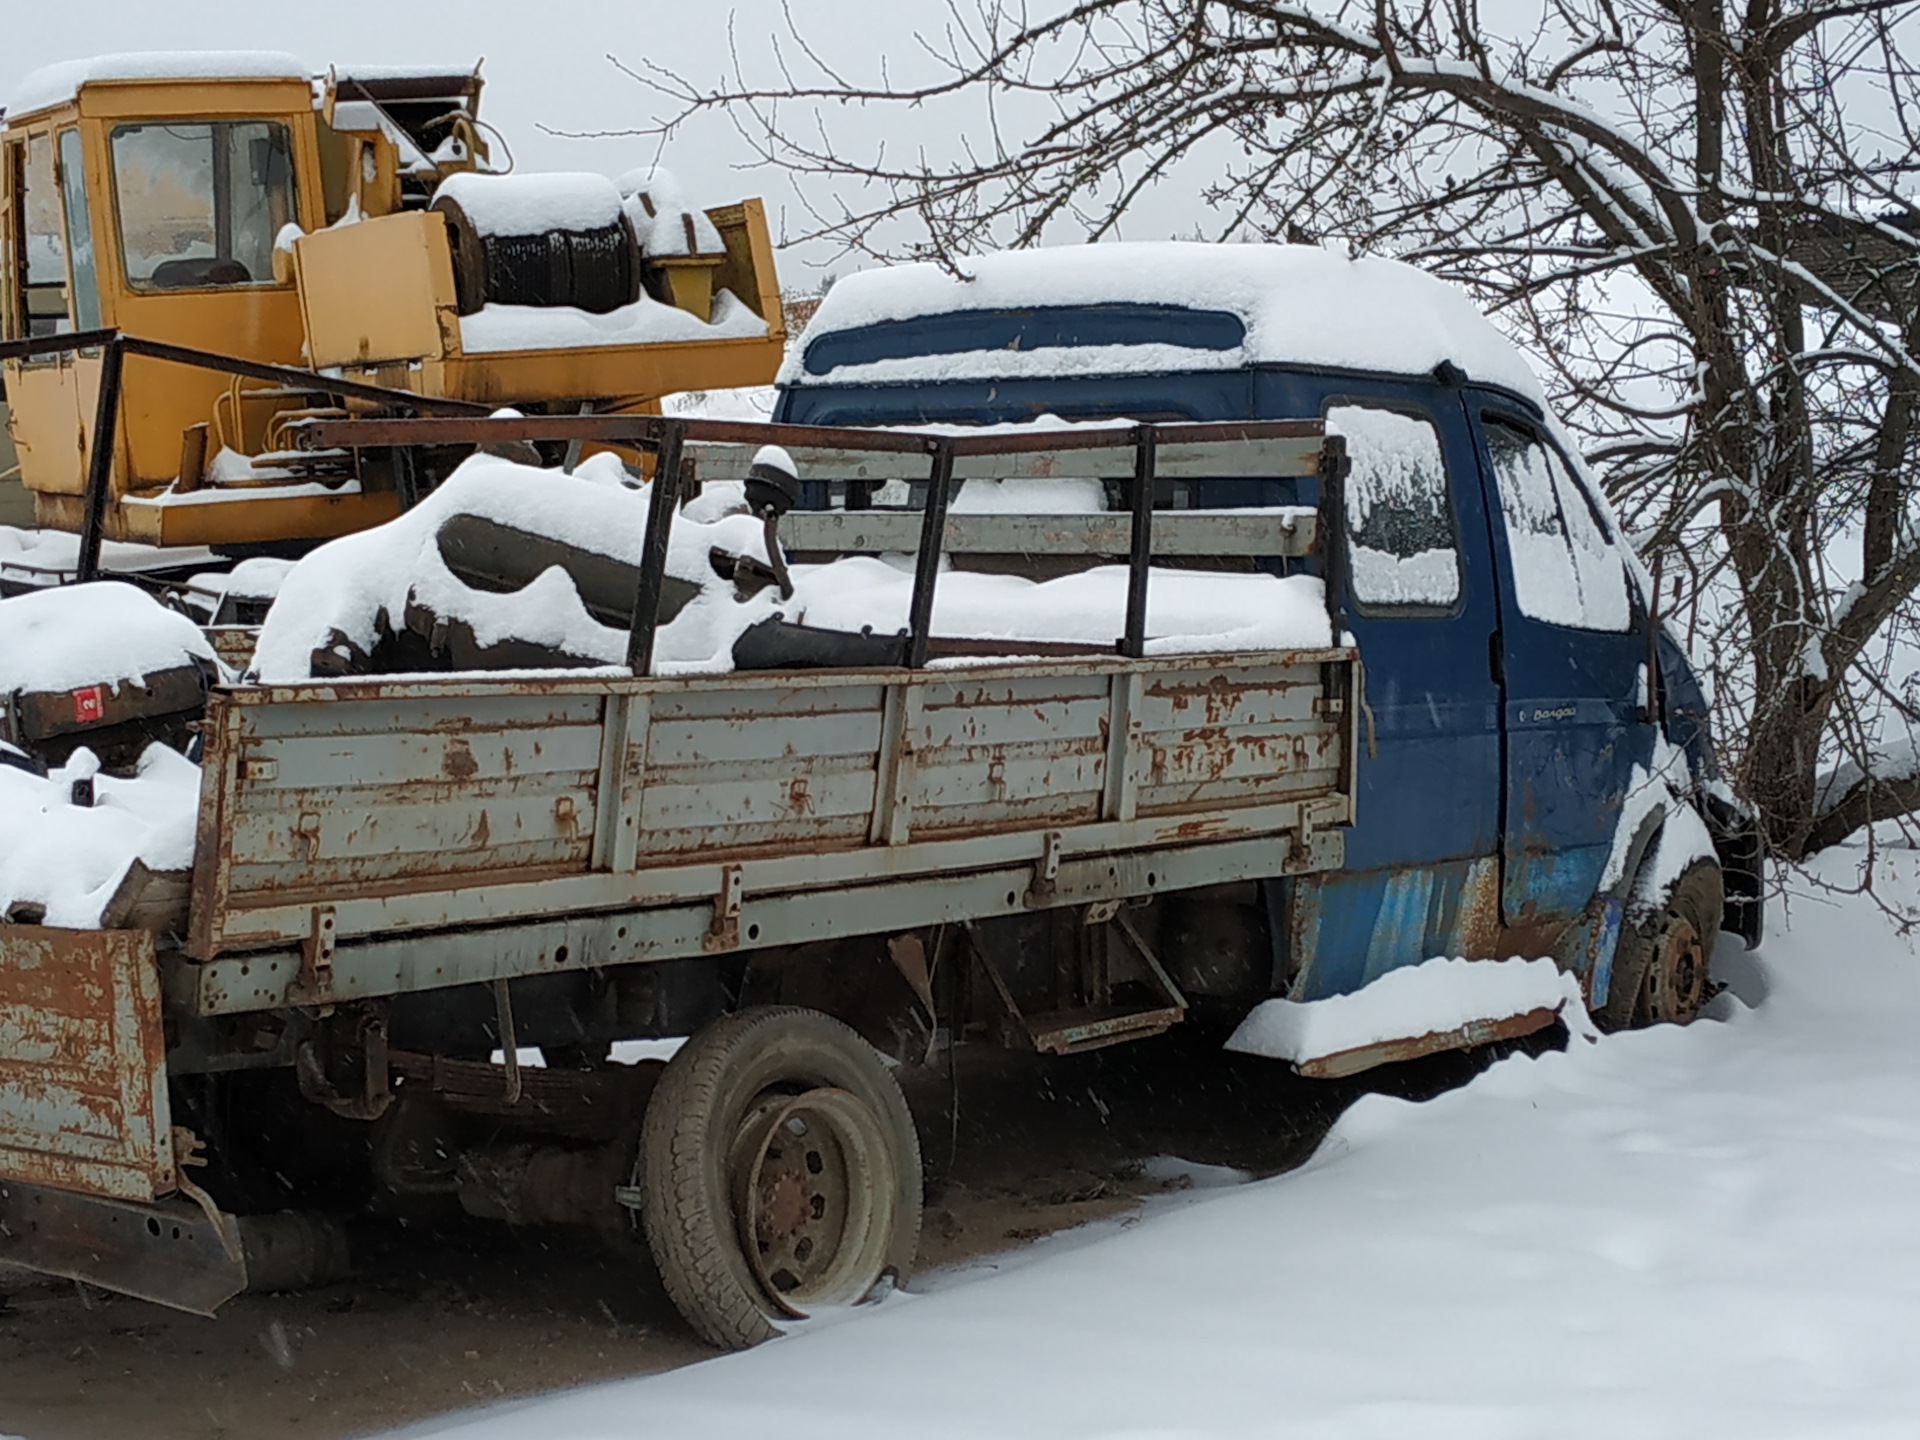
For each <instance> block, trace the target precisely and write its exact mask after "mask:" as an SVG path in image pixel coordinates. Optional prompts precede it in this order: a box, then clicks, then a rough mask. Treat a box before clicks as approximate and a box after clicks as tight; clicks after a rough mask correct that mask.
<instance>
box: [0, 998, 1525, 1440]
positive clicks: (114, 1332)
mask: <svg viewBox="0 0 1920 1440" xmlns="http://www.w3.org/2000/svg"><path fill="white" fill-rule="evenodd" d="M1485 1063H1487V1057H1486V1056H1485V1055H1484V1054H1483V1055H1478V1056H1440V1057H1435V1058H1434V1059H1433V1060H1429V1061H1423V1062H1421V1063H1420V1064H1417V1065H1409V1066H1398V1067H1393V1068H1392V1069H1390V1070H1383V1071H1379V1072H1375V1074H1374V1075H1373V1076H1371V1077H1361V1079H1360V1081H1355V1082H1350V1083H1345V1084H1333V1083H1324V1082H1314V1081H1306V1080H1301V1079H1298V1078H1297V1077H1295V1076H1293V1075H1291V1074H1290V1073H1289V1072H1288V1071H1287V1070H1286V1069H1285V1067H1283V1066H1280V1065H1277V1064H1274V1063H1273V1062H1271V1061H1265V1060H1259V1059H1255V1058H1252V1057H1247V1056H1234V1055H1228V1054H1225V1053H1223V1052H1221V1051H1219V1050H1218V1049H1217V1048H1213V1047H1211V1046H1208V1045H1206V1044H1204V1043H1201V1037H1198V1036H1177V1035H1176V1036H1169V1037H1167V1039H1166V1040H1163V1041H1157V1042H1148V1043H1145V1044H1140V1045H1134V1046H1122V1047H1119V1048H1117V1049H1115V1050H1112V1051H1107V1052H1101V1053H1096V1054H1092V1055H1086V1056H1078V1057H1070V1058H1068V1059H1065V1060H1041V1059H1039V1058H1037V1057H1030V1056H1014V1055H1000V1054H996V1053H992V1052H986V1053H981V1054H977V1055H972V1056H968V1057H965V1058H964V1059H963V1062H962V1065H961V1068H960V1075H959V1097H960V1104H959V1114H960V1123H959V1126H958V1128H957V1130H956V1128H955V1127H954V1126H953V1124H952V1121H951V1109H950V1101H951V1096H952V1093H953V1087H952V1081H951V1077H950V1076H949V1075H948V1073H947V1072H946V1071H945V1070H944V1069H942V1068H938V1067H936V1068H935V1069H933V1070H930V1071H926V1072H920V1073H918V1074H916V1075H915V1076H914V1077H913V1078H912V1080H911V1082H910V1084H909V1086H908V1089H909V1092H910V1095H911V1098H912V1100H913V1104H914V1109H915V1112H916V1115H917V1116H918V1118H919V1120H920V1124H921V1132H922V1135H921V1139H922V1145H923V1148H924V1151H925V1156H926V1163H927V1171H928V1175H929V1186H928V1200H927V1209H926V1221H925V1226H924V1229H923V1233H922V1240H921V1249H920V1255H921V1260H920V1266H921V1271H920V1278H919V1279H917V1280H916V1281H915V1288H919V1287H920V1286H922V1285H927V1286H937V1285H938V1284H940V1283H941V1281H942V1278H943V1272H944V1274H945V1275H946V1276H948V1277H951V1276H953V1275H955V1274H957V1273H958V1272H959V1271H961V1270H964V1269H968V1268H972V1267H978V1266H982V1265H986V1266H993V1265H996V1264H998V1263H1001V1262H1000V1261H998V1260H996V1258H995V1257H1000V1256H1005V1255H1006V1254H1007V1253H1008V1252H1012V1251H1017V1250H1020V1249H1022V1248H1023V1247H1026V1246H1029V1245H1031V1244H1033V1243H1035V1242H1042V1241H1044V1240H1045V1239H1046V1237H1049V1236H1053V1235H1055V1234H1056V1233H1058V1232H1060V1231H1064V1230H1068V1229H1071V1228H1072V1227H1074V1226H1079V1225H1085V1224H1088V1223H1092V1222H1099V1221H1111V1220H1113V1219H1115V1218H1116V1217H1121V1216H1124V1215H1127V1214H1128V1213H1130V1212H1131V1211H1133V1210H1135V1209H1136V1208H1137V1207H1138V1206H1139V1205H1140V1204H1141V1202H1142V1201H1143V1200H1144V1199H1146V1198H1147V1197H1150V1196H1153V1195H1155V1194H1160V1193H1164V1192H1166V1191H1168V1190H1172V1189H1181V1188H1185V1187H1187V1186H1190V1185H1198V1186H1204V1185H1212V1184H1223V1183H1228V1184H1230V1183H1234V1182H1235V1181H1237V1180H1239V1179H1241V1178H1243V1177H1245V1176H1249V1175H1267V1174H1273V1173H1275V1172H1277V1171H1281V1170H1285V1169H1289V1168H1291V1167H1293V1166H1295V1165H1298V1164H1300V1163H1301V1162H1302V1161H1304V1160H1305V1159H1306V1158H1307V1157H1308V1156H1309V1155H1310V1154H1311V1153H1312V1151H1313V1148H1314V1147H1315V1146H1316V1145H1317V1144H1318V1143H1319V1142H1320V1139H1321V1137H1322V1136H1323V1135H1324V1134H1325V1133H1326V1131H1327V1129H1328V1128H1329V1127H1330V1126H1331V1125H1332V1123H1333V1121H1334V1120H1335V1119H1337V1118H1338V1116H1339V1115H1340V1113H1341V1112H1342V1111H1344V1110H1345V1109H1346V1107H1347V1106H1348V1105H1349V1104H1350V1103H1351V1102H1352V1101H1353V1099H1354V1098H1355V1097H1357V1096H1358V1095H1360V1094H1361V1093H1364V1089H1366V1088H1373V1089H1386V1090H1388V1091H1390V1092H1391V1093H1396V1094H1402V1095H1405V1096H1408V1097H1409V1098H1422V1097H1424V1096H1427V1095H1431V1094H1434V1093H1438V1092H1439V1091H1441V1090H1444V1089H1448V1088H1451V1087H1452V1086H1454V1085H1457V1084H1461V1083H1464V1081H1465V1080H1467V1079H1468V1078H1470V1077H1471V1076H1472V1075H1473V1074H1475V1073H1477V1072H1478V1071H1479V1070H1480V1069H1481V1068H1483V1066H1484V1064H1485ZM1361 1081H1366V1082H1368V1083H1367V1085H1365V1086H1363V1085H1362V1083H1361ZM1174 1157H1178V1158H1174ZM354 1242H355V1256H356V1263H357V1265H358V1270H357V1273H356V1275H355V1276H354V1278H353V1279H351V1280H349V1281H347V1282H344V1283H341V1284H337V1285H331V1286H327V1287H324V1288H321V1289H318V1290H314V1291H310V1292H307V1293H304V1294H299V1295H243V1296H241V1297H239V1298H238V1299H236V1300H234V1301H233V1302H231V1303H230V1304H229V1305H228V1306H226V1307H225V1308H224V1309H223V1310H222V1311H221V1313H220V1315H219V1316H218V1318H216V1319H213V1320H203V1319H199V1318H197V1317H194V1316H190V1315H181V1314H177V1313H175V1312H173V1311H170V1310H164V1309H161V1308H160V1307H158V1306H153V1305H148V1304H145V1303H143V1302H140V1301H137V1300H128V1299H123V1298H121V1297H118V1296H112V1295H107V1294H104V1293H102V1292H100V1291H88V1292H85V1293H82V1292H81V1290H80V1289H79V1288H78V1287H76V1286H75V1285H73V1284H71V1283H69V1282H65V1281H59V1282H51V1281H44V1280H40V1279H38V1278H35V1277H30V1276H26V1275H23V1274H21V1273H19V1272H6V1271H0V1296H4V1297H5V1304H4V1306H0V1434H14V1435H21V1436H25V1437H29V1440H98V1437H102V1436H117V1435H139V1436H141V1437H142V1440H225V1437H240V1436H245V1437H248V1440H283V1437H295V1436H298V1437H309V1440H321V1437H336V1436H351V1435H359V1434H365V1433H367V1432H369V1431H377V1430H383V1429H386V1428H388V1427H392V1426H397V1425H401V1424H405V1423H408V1422H410V1421H417V1420H422V1419H426V1418H428V1417H431V1416H434V1415H439V1414H444V1413H446V1412H449V1411H456V1410H461V1409H465V1408H469V1407H472V1406H475V1405H479V1404H483V1403H486V1402H492V1401H498V1400H500V1399H502V1398H504V1397H514V1396H531V1395H537V1394H541V1393H545V1392H549V1391H553V1390H559V1389H564V1388H567V1387H570V1386H574V1385H580V1384H585V1383H588V1382H592V1381H599V1380H608V1379H613V1378H617V1377H621V1376H637V1375H647V1374H652V1373H656V1372H658V1371H662V1370H669V1369H673V1368H675V1367H678V1366H681V1365H686V1364H690V1363H692V1362H694V1361H696V1360H703V1359H708V1358H711V1357H712V1356H713V1355H714V1353H715V1352H714V1351H712V1350H711V1349H710V1348H708V1347H707V1346H706V1345H704V1344H703V1343H702V1342H701V1341H700V1340H698V1339H697V1338H696V1337H695V1336H694V1335H693V1334H692V1332H691V1331H689V1330H688V1329H687V1327H686V1325H685V1323H684V1322H682V1321H681V1319H680V1317H679V1315H678V1314H677V1313H676V1312H675V1311H674V1309H673V1306H672V1305H671V1303H670V1302H669V1301H668V1300H667V1297H666V1294H665V1292H664V1291H663V1290H662V1288H661V1285H660V1281H659V1278H658V1277H657V1275H655V1273H654V1272H653V1269H652V1267H651V1265H649V1264H645V1263H640V1262H637V1261H635V1260H633V1259H630V1258H622V1257H620V1256H617V1255H614V1254H611V1253H610V1252H609V1251H608V1250H607V1249H606V1248H604V1247H603V1246H602V1245H600V1244H599V1243H597V1242H595V1241H593V1240H592V1239H590V1238H587V1237H585V1236H584V1235H576V1234H573V1233H570V1232H564V1231H558V1230H526V1231H518V1232H516V1231H511V1230H508V1229H507V1228H506V1227H504V1226H496V1225H491V1224H487V1223H484V1222H480V1221H470V1222H464V1223H460V1224H454V1225H447V1226H444V1227H422V1226H414V1227H406V1226H401V1225H399V1224H396V1223H393V1222H367V1223H366V1224H363V1225H361V1226H359V1227H358V1228H357V1229H356V1231H355V1234H354Z"/></svg>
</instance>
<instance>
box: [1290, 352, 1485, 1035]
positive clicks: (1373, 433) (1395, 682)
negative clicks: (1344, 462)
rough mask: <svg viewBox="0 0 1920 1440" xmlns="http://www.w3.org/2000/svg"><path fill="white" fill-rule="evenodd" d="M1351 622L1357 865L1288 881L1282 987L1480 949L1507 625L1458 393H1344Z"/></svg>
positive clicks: (1311, 994)
mask: <svg viewBox="0 0 1920 1440" xmlns="http://www.w3.org/2000/svg"><path fill="white" fill-rule="evenodd" d="M1322 413H1323V415H1324V417H1325V420H1326V425H1327V429H1328V430H1329V431H1330V432H1332V433H1335V434H1339V435H1342V436H1344V437H1345V438H1346V442H1347V453H1348V456H1349V458H1350V460H1351V462H1352V470H1351V473H1350V474H1349V476H1348V479H1347V486H1346V510H1347V517H1346V518H1347V541H1348V544H1347V550H1348V582H1347V607H1346V608H1347V627H1348V629H1350V630H1351V631H1352V632H1353V635H1354V638H1355V640H1356V641H1357V642H1358V643H1359V646H1360V654H1361V657H1362V659H1363V661H1364V662H1365V665H1366V700H1367V710H1368V714H1367V717H1366V718H1365V720H1364V721H1363V725H1362V732H1361V733H1362V737H1363V745H1362V749H1361V752H1360V756H1359V764H1358V776H1357V780H1358V789H1359V794H1358V819H1357V821H1356V823H1355V825H1354V827H1353V828H1352V829H1351V830H1350V831H1349V832H1348V833H1347V840H1346V862H1345V865H1344V867H1343V868H1342V869H1341V870H1340V871H1338V872H1335V873H1333V874H1328V875H1316V876H1305V877H1302V878H1301V879H1300V880H1298V881H1296V882H1295V883H1294V886H1293V888H1292V890H1291V892H1290V895H1291V899H1290V905H1289V911H1288V914H1287V915H1286V917H1285V930H1286V936H1285V953H1286V955H1287V956H1290V957H1291V963H1292V965H1293V966H1295V967H1296V968H1295V969H1294V971H1293V973H1292V974H1291V975H1288V976H1285V977H1283V978H1284V980H1285V981H1286V982H1287V983H1286V984H1285V989H1286V993H1288V994H1289V995H1291V996H1292V997H1293V998H1294V999H1296V1000H1315V999H1321V998H1324V997H1326V996H1329V995H1341V994H1346V993H1349V992H1350V991H1353V990H1356V989H1358V988H1359V987H1360V986H1362V985H1364V984H1366V983H1367V982H1368V981H1370V980H1373V979H1375V978H1376V977H1378V976H1379V975H1381V974H1383V973H1385V972H1386V971H1388V970H1391V969H1394V968H1396V967H1398V966H1401V965H1411V964H1415V963H1417V962H1419V961H1420V960H1423V959H1425V958H1427V957H1428V956H1431V955H1459V954H1482V953H1486V949H1485V947H1486V946H1488V945H1490V944H1491V943H1492V941H1493V938H1494V937H1493V935H1492V934H1491V930H1492V923H1491V922H1492V921H1493V919H1494V916H1493V910H1494V900H1495V890H1496V888H1497V884H1498V875H1497V872H1498V867H1499V861H1498V856H1499V849H1500V775H1501V761H1500V730H1499V723H1500V722H1499V705H1500V693H1499V690H1498V688H1497V686H1496V684H1495V681H1494V677H1493V672H1492V670H1491V668H1490V666H1489V664H1488V651H1487V640H1488V637H1489V636H1490V635H1491V634H1493V633H1494V631H1495V630H1496V629H1497V628H1498V626H1499V618H1498V611H1497V608H1496V607H1497V600H1496V593H1495V588H1496V587H1495V584H1494V575H1493V565H1492V562H1491V559H1490V557H1489V555H1488V550H1487V533H1488V524H1487V515H1486V512H1485V508H1484V499H1483V493H1482V487H1481V485H1480V483H1479V474H1480V465H1479V461H1478V459H1477V457H1476V454H1475V449H1474V442H1473V439H1472V435H1471V432H1470V430H1469V428H1468V424H1467V416H1466V412H1465V410H1464V408H1463V407H1462V405H1461V403H1460V399H1459V395H1458V392H1456V391H1444V390H1440V389H1438V388H1433V389H1426V388H1422V389H1421V390H1419V391H1417V392H1416V391H1415V390H1414V389H1413V388H1412V387H1407V386H1400V387H1393V388H1383V389H1382V390H1380V391H1378V392H1376V393H1373V394H1369V393H1366V392H1365V391H1347V390H1343V391H1342V392H1341V393H1336V394H1334V395H1331V396H1328V397H1327V398H1326V400H1325V403H1324V405H1323V406H1322Z"/></svg>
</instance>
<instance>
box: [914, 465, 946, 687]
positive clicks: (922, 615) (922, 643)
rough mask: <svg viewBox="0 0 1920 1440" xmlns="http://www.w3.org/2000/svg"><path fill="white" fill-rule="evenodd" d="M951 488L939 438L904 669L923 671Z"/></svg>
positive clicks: (922, 519) (922, 526)
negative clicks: (934, 587) (906, 667)
mask: <svg viewBox="0 0 1920 1440" xmlns="http://www.w3.org/2000/svg"><path fill="white" fill-rule="evenodd" d="M952 489H953V441H952V440H951V439H950V438H948V439H942V440H941V441H940V442H939V444H938V446H937V447H936V448H935V450H934V452H933V466H932V469H931V471H930V472H929V473H928V475H927V508H926V512H925V513H924V514H923V515H922V516H921V517H920V555H919V558H918V560H917V561H916V562H915V564H914V571H913V606H912V608H911V609H910V610H909V611H908V612H907V636H908V639H907V666H908V668H909V669H912V670H920V669H924V668H925V666H926V663H927V641H928V638H929V636H930V635H931V633H932V631H933V586H934V582H935V581H936V580H938V579H939V576H940V556H941V553H942V552H943V551H944V550H945V548H946V542H947V499H948V492H949V491H951V490H952Z"/></svg>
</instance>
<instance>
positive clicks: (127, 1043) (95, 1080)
mask: <svg viewBox="0 0 1920 1440" xmlns="http://www.w3.org/2000/svg"><path fill="white" fill-rule="evenodd" d="M0 1180H17V1181H24V1182H27V1183H29V1184H35V1185H48V1186H54V1187H56V1188H59V1189H62V1190H76V1191H81V1192H83V1193H86V1194H91V1195H99V1196H105V1197H111V1198H114V1199H119V1200H141V1201H145V1200H152V1199H154V1198H155V1197H157V1196H159V1195H163V1194H166V1193H168V1192H169V1191H171V1190H172V1189H173V1188H174V1170H173V1140H172V1122H171V1115H170V1111H169V1109H168V1105H167V1087H166V1045H165V1041H164V1039H163V1035H162V1030H161V1024H160V978H159V972H158V970H157V969H156V967H155V963H154V944H153V935H152V934H151V932H149V931H145V930H58V929H52V928H48V927H44V926H37V925H0Z"/></svg>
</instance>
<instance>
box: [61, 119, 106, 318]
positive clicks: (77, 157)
mask: <svg viewBox="0 0 1920 1440" xmlns="http://www.w3.org/2000/svg"><path fill="white" fill-rule="evenodd" d="M60 195H61V198H62V200H63V201H64V202H65V209H66V216H67V256H68V259H69V260H70V261H71V263H72V276H73V323H74V325H75V326H76V327H77V328H78V329H81V330H98V329H99V328H100V277H99V274H98V273H97V272H96V270H95V269H94V259H93V223H92V221H91V220H89V219H88V218H87V181H86V169H85V166H84V161H83V157H82V156H81V153H80V132H79V131H78V130H72V129H68V130H62V131H61V132H60Z"/></svg>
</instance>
